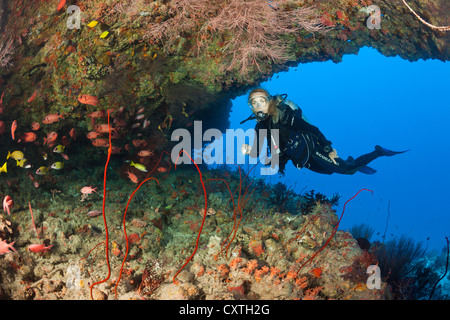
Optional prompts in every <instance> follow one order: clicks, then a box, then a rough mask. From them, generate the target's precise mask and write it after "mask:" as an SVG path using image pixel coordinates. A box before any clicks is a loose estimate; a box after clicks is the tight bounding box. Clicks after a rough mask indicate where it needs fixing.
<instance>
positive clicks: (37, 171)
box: [36, 166, 49, 175]
mask: <svg viewBox="0 0 450 320" xmlns="http://www.w3.org/2000/svg"><path fill="white" fill-rule="evenodd" d="M48 171H49V170H48V168H47V167H44V166H42V167H40V168H39V169H37V170H36V174H39V175H44V174H47V173H48Z"/></svg>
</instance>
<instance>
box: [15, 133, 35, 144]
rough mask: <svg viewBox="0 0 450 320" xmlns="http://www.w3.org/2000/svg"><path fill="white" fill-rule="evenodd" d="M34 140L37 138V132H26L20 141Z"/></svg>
mask: <svg viewBox="0 0 450 320" xmlns="http://www.w3.org/2000/svg"><path fill="white" fill-rule="evenodd" d="M34 140H36V133H34V132H25V133H24V134H23V135H22V137H21V138H20V140H19V142H33V141H34Z"/></svg>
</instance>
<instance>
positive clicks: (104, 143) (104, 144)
mask: <svg viewBox="0 0 450 320" xmlns="http://www.w3.org/2000/svg"><path fill="white" fill-rule="evenodd" d="M92 144H93V145H94V146H96V147H109V141H108V140H106V139H95V140H92Z"/></svg>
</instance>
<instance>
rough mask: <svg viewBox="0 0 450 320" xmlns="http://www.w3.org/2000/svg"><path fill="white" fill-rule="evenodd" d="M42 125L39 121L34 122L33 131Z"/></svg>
mask: <svg viewBox="0 0 450 320" xmlns="http://www.w3.org/2000/svg"><path fill="white" fill-rule="evenodd" d="M40 127H41V125H40V124H39V123H38V122H33V123H32V124H31V130H33V131H36V130H39V128H40Z"/></svg>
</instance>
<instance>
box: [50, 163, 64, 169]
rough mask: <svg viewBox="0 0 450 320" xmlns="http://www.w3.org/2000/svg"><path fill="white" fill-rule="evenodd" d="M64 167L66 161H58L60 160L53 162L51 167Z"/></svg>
mask: <svg viewBox="0 0 450 320" xmlns="http://www.w3.org/2000/svg"><path fill="white" fill-rule="evenodd" d="M63 167H64V163H63V162H60V161H58V162H55V163H54V164H52V165H51V167H50V168H52V169H55V170H59V169H62V168H63Z"/></svg>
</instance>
